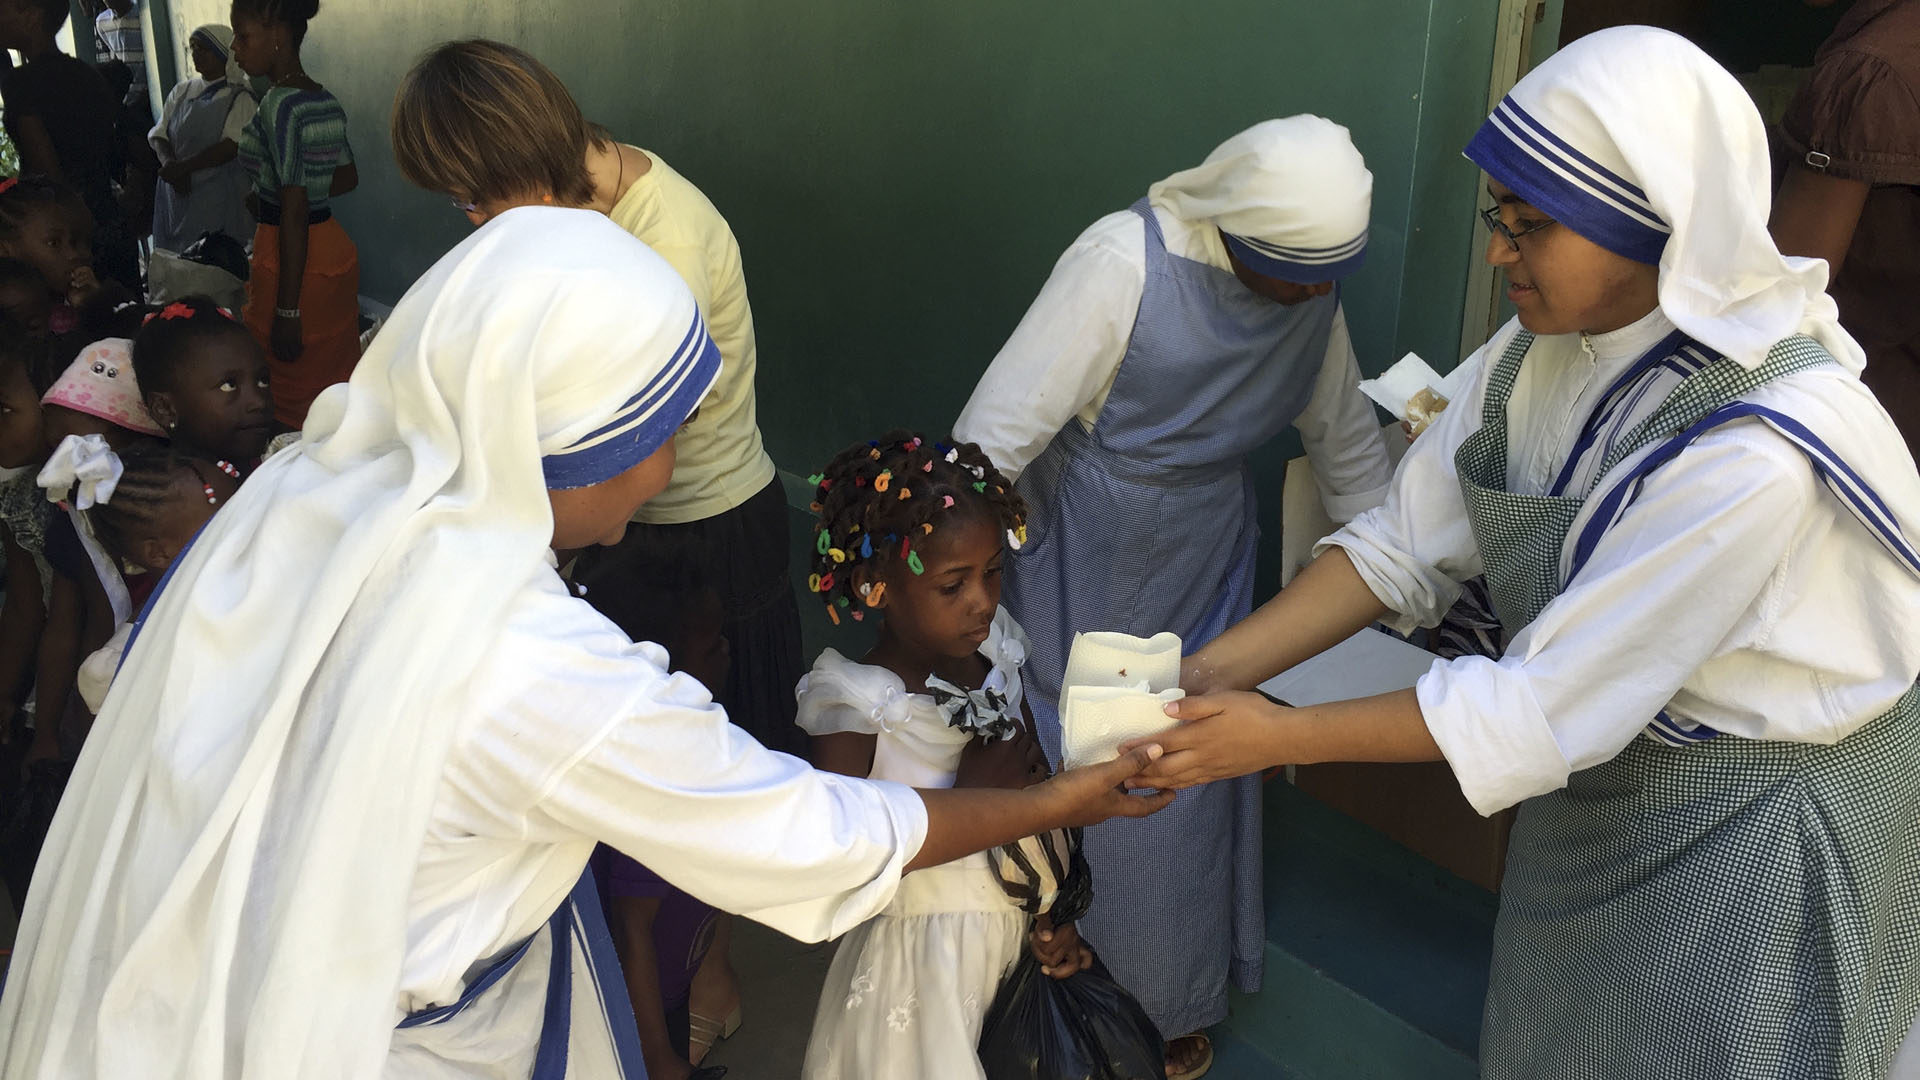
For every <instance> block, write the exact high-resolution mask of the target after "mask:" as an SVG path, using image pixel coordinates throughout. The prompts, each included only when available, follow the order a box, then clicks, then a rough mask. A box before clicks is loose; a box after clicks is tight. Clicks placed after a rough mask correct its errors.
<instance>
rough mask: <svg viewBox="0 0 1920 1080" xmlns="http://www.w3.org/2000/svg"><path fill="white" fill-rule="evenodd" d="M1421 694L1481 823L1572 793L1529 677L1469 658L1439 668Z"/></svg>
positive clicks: (1424, 680) (1430, 727)
mask: <svg viewBox="0 0 1920 1080" xmlns="http://www.w3.org/2000/svg"><path fill="white" fill-rule="evenodd" d="M1414 691H1415V693H1416V694H1417V695H1418V697H1419V700H1420V715H1421V716H1422V717H1423V718H1425V720H1426V722H1427V731H1428V732H1430V733H1431V734H1432V735H1433V741H1434V742H1436V743H1438V744H1440V753H1441V754H1443V755H1445V757H1446V759H1447V764H1448V765H1450V766H1452V767H1453V775H1454V777H1455V779H1457V780H1459V782H1460V792H1461V794H1463V795H1465V796H1466V797H1467V802H1469V803H1471V804H1473V808H1474V809H1475V810H1477V811H1479V812H1480V813H1481V814H1482V815H1492V814H1495V813H1498V812H1499V811H1501V810H1504V809H1506V808H1507V807H1509V806H1512V805H1514V804H1515V803H1518V802H1520V801H1521V800H1522V799H1527V798H1531V797H1532V796H1535V795H1544V794H1546V793H1547V792H1549V791H1556V790H1558V789H1560V788H1563V787H1565V786H1566V784H1567V777H1568V776H1570V775H1571V774H1572V769H1571V767H1570V766H1569V765H1568V764H1567V759H1566V755H1565V754H1563V753H1562V752H1561V750H1560V744H1559V742H1558V741H1556V740H1555V739H1554V737H1553V729H1552V728H1551V727H1550V726H1548V724H1547V717H1546V714H1544V713H1542V712H1541V711H1540V706H1539V703H1537V702H1536V701H1534V698H1533V693H1532V691H1531V690H1530V689H1529V688H1528V686H1527V680H1526V677H1525V676H1524V675H1521V674H1520V673H1519V672H1517V671H1515V670H1513V669H1512V668H1510V667H1508V666H1506V665H1505V664H1503V663H1501V662H1497V661H1494V660H1489V659H1487V658H1486V657H1483V656H1463V657H1460V658H1459V659H1456V660H1439V661H1435V663H1434V665H1433V667H1432V668H1431V669H1429V670H1428V671H1427V673H1426V674H1425V675H1422V676H1421V677H1420V681H1419V682H1418V683H1417V684H1415V686H1414Z"/></svg>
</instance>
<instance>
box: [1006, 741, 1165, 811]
mask: <svg viewBox="0 0 1920 1080" xmlns="http://www.w3.org/2000/svg"><path fill="white" fill-rule="evenodd" d="M1157 741H1158V740H1155V742H1156V743H1157ZM1158 760H1160V747H1159V746H1158V745H1142V746H1136V747H1134V748H1133V749H1131V750H1129V751H1126V752H1125V753H1122V754H1121V755H1120V756H1119V757H1117V758H1115V759H1113V760H1112V761H1109V762H1107V763H1105V764H1103V765H1083V766H1081V767H1080V768H1078V769H1068V770H1067V771H1066V772H1063V773H1060V774H1058V775H1057V776H1055V777H1054V778H1053V779H1051V780H1049V781H1047V782H1046V783H1044V784H1042V785H1040V787H1039V788H1038V789H1037V790H1038V791H1039V793H1040V794H1042V795H1044V796H1045V797H1046V798H1047V799H1048V800H1049V803H1050V809H1051V810H1052V813H1051V815H1050V820H1052V821H1053V822H1054V826H1053V827H1054V828H1063V829H1081V828H1085V827H1086V826H1088V825H1098V824H1099V823H1101V822H1103V821H1105V820H1107V819H1108V818H1116V817H1130V818H1138V817H1146V816H1147V815H1148V814H1151V813H1154V812H1155V811H1158V810H1159V809H1160V808H1161V807H1163V806H1165V805H1167V804H1168V803H1170V802H1172V801H1173V792H1171V791H1155V792H1153V793H1151V794H1147V795H1130V794H1128V793H1127V789H1128V788H1129V787H1132V788H1134V789H1136V790H1137V789H1141V788H1158V787H1160V786H1161V785H1160V784H1158V783H1145V784H1142V783H1133V784H1129V783H1128V781H1129V780H1130V779H1132V778H1135V777H1138V776H1140V775H1141V774H1143V773H1145V772H1146V771H1147V770H1148V769H1149V768H1151V767H1152V765H1153V763H1154V762H1156V761H1158Z"/></svg>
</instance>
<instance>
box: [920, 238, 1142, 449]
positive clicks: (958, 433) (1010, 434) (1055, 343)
mask: <svg viewBox="0 0 1920 1080" xmlns="http://www.w3.org/2000/svg"><path fill="white" fill-rule="evenodd" d="M1122 216H1124V218H1125V219H1126V220H1125V221H1120V220H1118V219H1119V218H1121V217H1122ZM1128 222H1131V226H1129V225H1128V224H1127V223H1128ZM1129 228H1131V231H1132V234H1133V235H1132V237H1131V240H1132V243H1131V246H1129V245H1128V243H1127V238H1126V233H1127V230H1128V229H1129ZM1144 235H1145V234H1144V225H1143V224H1142V223H1141V221H1140V218H1139V215H1137V214H1134V213H1132V212H1131V211H1122V213H1121V214H1116V215H1108V216H1107V217H1105V218H1102V219H1101V220H1100V221H1097V222H1095V223H1094V224H1093V226H1092V227H1090V228H1089V229H1088V230H1087V231H1086V232H1085V233H1082V234H1081V236H1080V238H1079V239H1077V240H1075V241H1074V243H1073V245H1072V246H1071V247H1069V248H1067V250H1066V253H1065V254H1063V255H1061V256H1060V261H1059V262H1057V263H1055V264H1054V267H1053V274H1052V276H1051V277H1049V278H1047V283H1046V284H1045V285H1043V286H1041V288H1040V295H1039V296H1037V297H1035V298H1034V301H1033V305H1032V306H1031V307H1029V308H1028V309H1027V314H1026V316H1025V317H1024V318H1022V319H1021V320H1020V325H1019V326H1017V327H1015V328H1014V331H1013V336H1012V337H1010V338H1008V339H1007V343H1006V344H1005V345H1004V346H1002V347H1001V349H1000V354H999V355H998V356H996V357H994V359H993V363H992V364H990V365H989V366H988V367H987V371H986V374H984V375H982V376H981V377H980V382H979V384H978V385H976V386H975V387H974V390H973V396H972V397H971V398H969V399H968V401H967V405H966V408H964V409H962V410H961V411H960V419H959V420H957V421H955V422H954V425H953V437H954V438H955V439H957V440H959V441H960V442H972V443H979V444H980V448H981V449H982V450H984V451H985V452H986V455H987V457H989V458H990V459H992V461H993V463H994V464H995V465H997V466H999V468H1000V471H1001V472H1003V473H1005V474H1006V475H1007V476H1008V478H1010V479H1018V478H1019V476H1020V473H1022V472H1023V471H1025V470H1026V467H1027V466H1028V465H1031V464H1033V459H1034V458H1037V457H1039V456H1040V453H1041V451H1043V450H1045V449H1046V448H1047V444H1048V443H1051V442H1052V441H1053V437H1054V436H1055V435H1057V434H1059V432H1060V429H1061V428H1063V427H1065V426H1066V424H1067V421H1068V420H1071V419H1073V417H1074V416H1075V414H1077V413H1079V412H1080V411H1081V410H1082V409H1084V408H1085V407H1086V406H1087V405H1088V404H1089V403H1090V402H1092V401H1094V400H1095V399H1096V398H1098V397H1101V396H1102V395H1103V393H1104V391H1105V390H1106V388H1107V387H1108V386H1109V385H1110V384H1111V383H1112V382H1113V377H1114V373H1115V372H1117V371H1119V370H1120V361H1121V360H1122V359H1123V358H1125V356H1126V354H1127V343H1128V341H1129V340H1130V339H1131V338H1132V337H1133V321H1134V318H1135V316H1136V315H1138V314H1139V311H1140V296H1141V294H1142V293H1143V292H1144V291H1145V290H1146V264H1145V251H1146V249H1145V241H1144Z"/></svg>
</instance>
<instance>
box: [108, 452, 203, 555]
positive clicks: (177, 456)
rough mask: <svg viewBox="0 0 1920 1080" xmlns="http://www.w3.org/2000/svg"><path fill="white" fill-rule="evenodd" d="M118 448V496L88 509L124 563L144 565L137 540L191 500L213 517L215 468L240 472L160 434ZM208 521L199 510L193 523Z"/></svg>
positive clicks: (112, 551)
mask: <svg viewBox="0 0 1920 1080" xmlns="http://www.w3.org/2000/svg"><path fill="white" fill-rule="evenodd" d="M118 454H119V457H120V467H121V473H120V480H119V483H117V484H115V485H114V488H113V498H112V499H110V500H109V501H107V502H102V503H95V504H93V506H92V507H90V508H89V509H88V510H87V512H86V515H87V524H88V526H89V527H91V528H92V529H93V535H94V538H95V539H97V540H99V541H100V547H101V548H102V549H104V550H105V551H106V553H107V554H108V555H110V556H112V557H113V558H114V559H115V560H117V561H118V562H119V563H121V564H122V565H124V564H128V563H133V564H136V565H142V563H141V559H140V553H139V552H138V551H136V550H135V545H136V544H137V543H138V542H139V540H140V538H141V537H143V536H149V537H150V536H153V535H154V534H155V531H156V530H157V529H158V528H160V526H161V524H162V523H163V522H164V521H165V520H166V519H167V517H168V515H170V514H172V513H175V512H176V511H177V510H181V509H187V507H186V506H185V505H184V504H185V501H186V500H192V502H193V506H192V509H196V510H197V509H199V508H201V507H204V508H205V512H206V515H207V516H208V517H211V516H212V515H213V511H214V510H215V509H216V508H217V506H218V503H217V501H216V498H215V496H214V494H213V492H212V490H211V487H210V485H209V481H210V480H211V478H212V477H213V474H214V473H216V472H226V473H227V474H228V475H229V476H235V475H237V473H236V472H235V471H232V470H233V466H231V465H228V464H226V463H225V462H212V461H206V460H203V459H201V458H196V457H190V456H188V455H185V454H182V453H180V452H179V451H177V450H175V449H174V447H173V446H172V445H171V444H169V443H163V442H158V441H155V440H149V439H143V440H141V441H139V442H137V443H135V444H133V445H131V446H128V447H127V448H126V449H124V450H121V451H118ZM204 521H205V518H201V517H198V516H197V515H196V516H195V518H194V520H193V524H194V526H195V527H196V528H197V527H198V526H199V524H200V523H201V522H204ZM179 539H180V540H182V541H185V540H186V537H184V536H183V537H180V538H179Z"/></svg>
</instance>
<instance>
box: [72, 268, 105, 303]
mask: <svg viewBox="0 0 1920 1080" xmlns="http://www.w3.org/2000/svg"><path fill="white" fill-rule="evenodd" d="M99 292H100V278H99V277H98V276H96V275H95V274H94V272H93V267H91V266H82V267H80V268H79V269H77V270H75V271H74V272H73V273H71V274H69V275H68V276H67V303H68V305H70V306H72V307H76V308H79V307H85V306H86V303H87V301H89V300H91V299H93V298H94V296H95V295H96V294H98V293H99Z"/></svg>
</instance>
